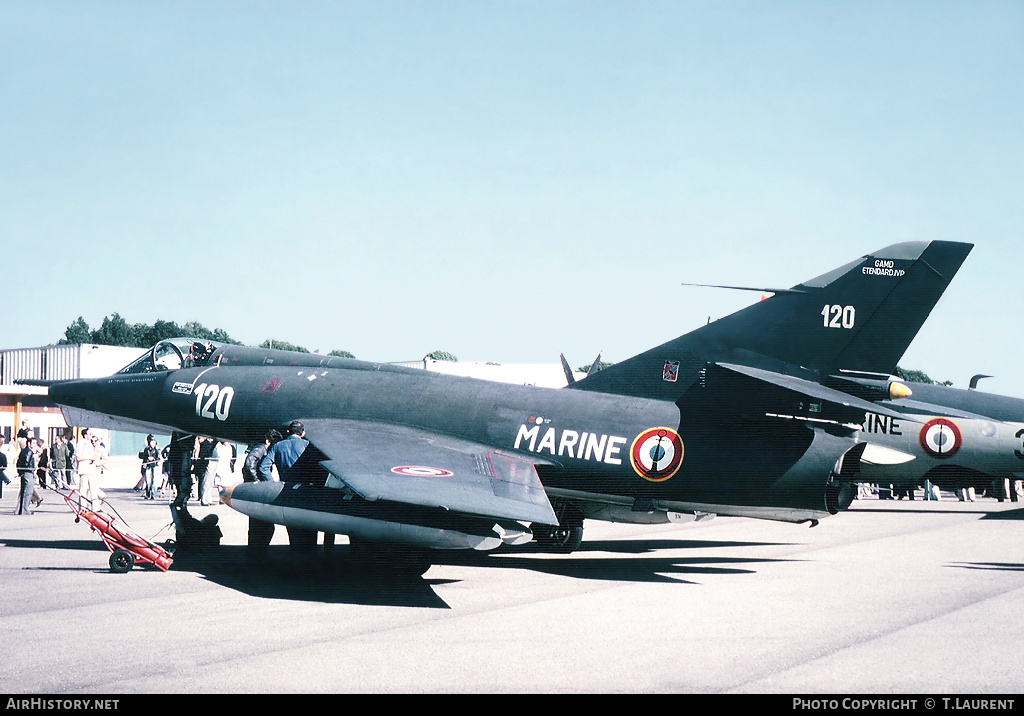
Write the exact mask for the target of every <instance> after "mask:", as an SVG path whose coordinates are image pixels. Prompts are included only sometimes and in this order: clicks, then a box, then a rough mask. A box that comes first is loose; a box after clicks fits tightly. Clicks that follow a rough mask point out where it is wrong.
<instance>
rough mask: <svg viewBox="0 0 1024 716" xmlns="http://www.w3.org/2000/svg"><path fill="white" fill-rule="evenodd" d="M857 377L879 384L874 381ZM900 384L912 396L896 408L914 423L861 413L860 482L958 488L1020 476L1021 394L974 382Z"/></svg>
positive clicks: (1023, 445)
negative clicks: (1007, 393)
mask: <svg viewBox="0 0 1024 716" xmlns="http://www.w3.org/2000/svg"><path fill="white" fill-rule="evenodd" d="M863 383H864V384H865V385H867V386H869V387H870V388H871V389H873V390H875V391H878V390H880V389H882V386H881V384H880V383H879V382H878V381H872V380H864V381H863ZM904 385H905V386H906V387H907V389H908V390H909V391H910V392H911V393H912V395H908V396H905V397H903V398H902V399H900V400H899V401H898V405H899V410H900V412H902V413H904V414H905V415H907V416H911V417H913V418H914V419H915V422H914V423H910V424H906V423H904V422H901V421H900V420H899V419H897V418H893V417H891V416H883V415H877V414H875V413H871V412H869V413H867V414H866V415H865V416H864V422H863V431H862V432H861V434H860V438H861V439H862V440H864V441H866V442H869V443H870V444H871V446H872V447H870V448H869V449H868V452H866V453H865V454H864V455H863V456H862V462H861V478H862V479H863V480H864V481H865V482H871V483H878V484H883V485H888V484H892V485H894V486H896V487H903V488H908V487H909V488H914V487H917V486H920V485H922V484H923V483H924V481H925V480H928V481H930V482H932V483H933V484H935V485H937V486H939V487H941V488H943V489H946V490H958V489H961V488H967V487H974V488H978V489H990V488H992V487H993V483H994V482H995V481H996V480H1020V479H1022V478H1024V400H1021V399H1019V398H1010V397H1006V396H1001V395H993V394H991V393H985V392H982V391H979V390H976V389H974V388H971V389H969V390H963V389H958V388H951V387H948V386H944V385H932V384H927V383H915V382H909V381H904ZM879 404H880V405H889V406H890V407H891V406H893V405H895V403H892V402H891V401H881V402H880V403H879ZM876 446H877V447H880V448H882V449H877V447H876Z"/></svg>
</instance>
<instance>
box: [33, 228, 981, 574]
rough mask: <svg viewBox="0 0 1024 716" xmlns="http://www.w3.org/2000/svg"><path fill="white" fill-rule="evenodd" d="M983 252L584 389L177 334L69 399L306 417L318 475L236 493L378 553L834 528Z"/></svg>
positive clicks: (867, 282) (309, 462) (934, 251)
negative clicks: (870, 382) (864, 460)
mask: <svg viewBox="0 0 1024 716" xmlns="http://www.w3.org/2000/svg"><path fill="white" fill-rule="evenodd" d="M971 248H972V246H971V245H970V244H963V243H955V242H946V241H930V242H909V243H901V244H895V245H893V246H889V247H887V248H884V249H882V250H880V251H878V252H875V253H873V254H869V255H867V256H864V257H862V258H859V259H857V260H855V261H853V262H851V263H849V264H846V265H844V266H842V267H840V268H837V269H835V270H833V271H829V272H828V273H825V274H822V275H821V276H818V277H817V278H814V279H811V280H808V281H805V282H803V283H801V284H798V285H796V286H793V287H792V288H789V289H767V290H770V291H771V292H773V293H774V295H773V296H771V297H770V298H768V299H766V300H762V301H760V302H758V303H756V304H754V305H752V306H749V307H747V308H745V309H743V310H740V311H738V312H736V313H734V314H731V315H729V316H727V317H725V318H722V319H719V320H717V321H714V322H711V323H709V324H708V325H705V326H702V327H700V328H698V329H697V330H694V331H692V332H690V333H688V334H686V335H683V336H681V337H679V338H677V339H675V340H672V341H669V342H667V343H665V344H663V345H661V346H658V347H656V348H652V349H650V350H648V351H645V352H643V353H641V354H639V355H637V356H635V357H633V358H630V359H628V360H625V361H623V362H620V363H617V364H615V365H613V366H611V367H609V368H606V369H605V370H602V371H600V372H596V373H593V374H591V375H588V376H587V377H586V378H584V379H582V380H580V381H577V382H575V383H574V384H573V385H571V386H570V387H568V388H564V389H545V388H536V387H530V386H514V385H507V384H499V383H493V382H487V381H481V380H475V379H472V378H462V377H457V376H448V375H441V374H437V373H433V372H428V371H423V370H420V369H413V368H405V367H400V366H394V365H388V364H384V363H372V362H365V361H358V360H352V359H343V358H335V357H325V356H319V355H311V354H305V353H292V352H287V351H277V350H265V349H257V348H248V347H243V346H232V345H217V344H213V343H210V342H207V341H196V340H191V339H175V340H168V341H161V342H160V343H158V344H157V345H155V346H154V347H153V348H152V350H151V351H149V352H148V353H147V354H145V355H144V356H143V357H141V358H140V359H139V360H137V361H135V362H134V363H132V364H131V365H129V366H127V367H125V368H124V369H122V370H121V371H120V372H118V373H116V374H114V375H113V376H109V377H106V378H100V379H96V380H77V381H68V382H63V383H58V384H55V385H52V386H51V387H50V397H51V399H52V400H53V401H54V402H56V403H57V404H58V405H60V406H61V408H62V410H63V412H64V415H65V419H66V420H67V422H68V424H71V425H83V426H84V425H92V426H95V427H108V428H114V429H121V430H137V431H141V432H154V431H161V432H165V433H166V432H169V431H171V430H175V431H183V432H188V433H194V434H200V435H207V436H211V437H215V438H219V439H224V440H231V441H235V442H243V443H251V442H256V441H259V440H261V439H262V438H263V435H264V434H265V432H266V431H267V429H268V428H270V427H277V426H282V425H286V424H288V423H289V422H290V421H292V420H299V421H301V422H302V423H303V424H304V425H305V430H306V438H307V439H308V440H309V443H310V444H309V447H308V448H307V449H306V452H305V453H304V454H303V456H302V459H300V461H299V463H301V464H302V469H301V470H299V469H296V470H295V472H294V473H290V474H289V475H286V476H283V479H282V481H281V482H255V483H243V484H240V485H237V486H235V487H234V488H232V489H229V490H226V491H225V494H224V495H223V498H222V499H223V501H224V502H225V503H226V504H229V505H230V506H231V507H232V508H234V509H236V510H238V511H240V512H242V513H245V514H248V515H250V516H254V517H257V518H259V519H263V520H267V521H271V522H274V523H277V524H284V525H289V526H291V527H295V528H301V529H306V530H317V531H323V532H331V533H339V534H346V535H348V536H349V538H350V540H351V542H352V544H353V545H360V549H370V550H371V551H373V552H375V553H377V554H385V555H388V554H393V555H399V554H408V553H409V550H410V549H411V548H417V547H418V548H428V549H464V548H472V549H491V548H494V547H497V546H499V545H501V544H502V543H512V544H518V543H521V542H523V541H526V540H529V539H530V537H531V536H533V537H535V538H536V539H537V540H538V542H540V543H542V544H548V545H551V546H553V547H555V548H557V549H560V550H562V551H569V550H571V549H573V548H574V547H575V546H577V545H578V544H579V541H580V539H581V537H582V528H583V520H584V518H592V519H605V520H612V521H625V522H641V523H642V522H652V523H653V522H664V521H669V520H672V521H683V520H687V519H689V520H693V519H700V518H702V517H705V516H708V515H714V514H720V515H736V516H747V517H759V518H766V519H774V520H784V521H790V522H811V523H812V524H814V523H816V522H817V521H818V520H819V519H821V518H823V517H825V516H827V515H829V514H835V513H837V512H838V511H840V510H843V509H845V508H847V507H848V506H849V504H850V502H851V500H852V498H853V496H854V493H855V487H854V486H853V483H854V481H855V479H856V476H857V473H858V470H859V469H860V458H861V455H862V452H863V451H864V449H865V448H866V447H867V445H866V443H863V442H858V441H857V439H856V434H857V430H858V429H859V428H860V427H861V425H860V424H861V423H862V421H863V419H864V415H865V414H866V413H868V412H871V413H873V414H877V415H882V416H887V417H889V418H891V419H893V420H898V421H906V422H907V423H908V424H909V423H911V422H913V420H914V419H913V418H911V417H908V416H906V415H904V414H903V413H901V412H899V411H897V410H896V409H894V408H893V407H889V406H887V405H883V404H881V401H883V400H887V399H889V398H891V397H892V396H893V395H894V394H895V393H894V392H893V391H894V390H896V389H894V388H891V387H890V383H892V381H890V380H889V379H888V378H889V376H890V375H891V373H892V372H893V371H894V370H895V367H896V363H897V361H898V360H899V358H900V357H901V356H902V355H903V353H904V351H905V350H906V348H907V346H908V345H909V343H910V341H911V340H912V339H913V337H914V336H915V334H916V333H917V331H918V329H919V328H920V327H921V325H922V323H923V322H924V320H925V319H926V318H927V316H928V314H929V313H930V312H931V310H932V308H933V306H934V305H935V302H936V301H937V300H938V299H939V297H940V296H941V295H942V292H943V291H944V290H945V288H946V286H947V285H948V283H949V281H950V280H951V279H952V278H953V276H954V274H955V273H956V272H957V270H958V269H959V267H960V265H961V264H962V263H963V261H964V260H965V258H966V257H967V254H968V253H969V251H970V249H971ZM638 313H639V315H638V316H637V323H638V324H642V323H643V322H646V321H650V320H671V318H672V311H671V309H670V307H649V309H648V310H645V311H641V312H638ZM621 329H622V330H630V331H633V330H635V329H636V326H622V327H621ZM855 379H878V380H880V381H882V383H880V384H879V385H878V386H877V387H875V388H874V389H865V388H864V386H863V385H862V384H860V383H857V382H855ZM897 392H898V391H897ZM299 466H300V465H299V464H297V465H296V468H298V467H299ZM410 546H411V547H410ZM421 563H422V564H429V557H424V559H423V560H422V562H421Z"/></svg>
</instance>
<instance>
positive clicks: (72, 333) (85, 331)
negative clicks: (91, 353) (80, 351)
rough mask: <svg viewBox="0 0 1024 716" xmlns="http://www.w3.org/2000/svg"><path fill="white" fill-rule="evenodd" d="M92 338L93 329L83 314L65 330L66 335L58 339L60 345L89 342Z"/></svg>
mask: <svg viewBox="0 0 1024 716" xmlns="http://www.w3.org/2000/svg"><path fill="white" fill-rule="evenodd" d="M91 340H92V329H91V328H89V324H88V323H86V322H85V319H84V318H82V317H81V316H79V317H78V320H77V321H75V322H74V323H72V324H71V325H70V326H68V327H67V329H66V330H65V331H64V337H63V338H62V339H60V340H59V341H57V343H58V345H66V344H69V343H71V344H77V343H88V342H89V341H91Z"/></svg>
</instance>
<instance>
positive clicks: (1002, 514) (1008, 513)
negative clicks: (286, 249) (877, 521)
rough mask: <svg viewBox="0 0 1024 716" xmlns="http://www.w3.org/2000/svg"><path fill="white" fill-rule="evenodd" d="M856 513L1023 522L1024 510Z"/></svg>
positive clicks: (868, 509) (876, 509)
mask: <svg viewBox="0 0 1024 716" xmlns="http://www.w3.org/2000/svg"><path fill="white" fill-rule="evenodd" d="M856 511H857V512H884V513H887V514H893V515H895V514H900V515H952V514H957V515H978V519H982V520H1024V508H1021V509H1018V510H1001V511H995V512H989V511H988V510H986V509H984V508H983V507H979V508H978V509H976V510H961V509H948V510H942V509H928V510H911V509H907V510H887V509H885V508H884V507H858V508H857V510H856Z"/></svg>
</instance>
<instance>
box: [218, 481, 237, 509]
mask: <svg viewBox="0 0 1024 716" xmlns="http://www.w3.org/2000/svg"><path fill="white" fill-rule="evenodd" d="M234 489H235V486H234V485H228V486H227V487H222V488H220V503H221V504H222V505H227V506H228V507H230V506H231V493H232V492H233V491H234Z"/></svg>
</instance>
